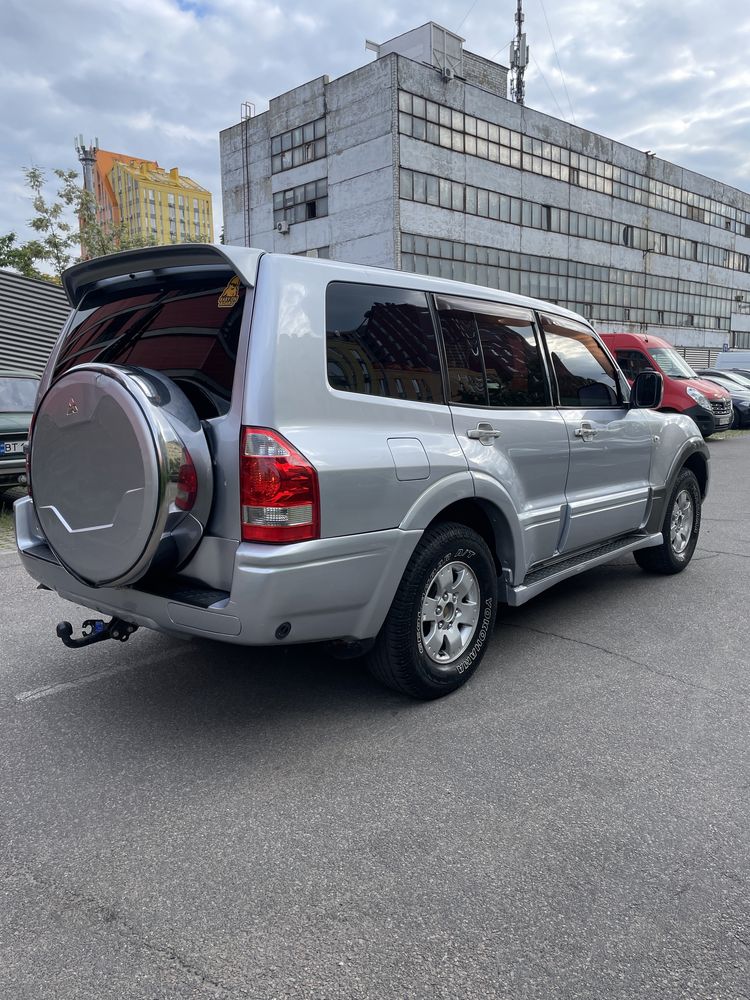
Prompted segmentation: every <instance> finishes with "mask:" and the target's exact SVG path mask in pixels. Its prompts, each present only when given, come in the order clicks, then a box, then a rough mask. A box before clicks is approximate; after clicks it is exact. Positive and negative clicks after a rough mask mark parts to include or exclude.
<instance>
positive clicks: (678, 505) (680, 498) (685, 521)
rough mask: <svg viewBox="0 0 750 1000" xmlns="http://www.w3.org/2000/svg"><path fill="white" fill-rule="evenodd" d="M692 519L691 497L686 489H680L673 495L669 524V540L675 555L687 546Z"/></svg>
mask: <svg viewBox="0 0 750 1000" xmlns="http://www.w3.org/2000/svg"><path fill="white" fill-rule="evenodd" d="M693 520H694V509H693V500H692V497H691V496H690V494H689V493H688V491H687V490H681V491H680V492H679V493H678V494H677V496H676V497H675V500H674V504H673V506H672V518H671V523H670V526H669V541H670V544H671V546H672V550H673V551H674V552H675V553H676V554H677V555H681V554H682V553H683V552H684V551H685V549H686V548H687V547H688V543H689V542H690V538H691V536H692V534H693Z"/></svg>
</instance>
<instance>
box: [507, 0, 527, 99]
mask: <svg viewBox="0 0 750 1000" xmlns="http://www.w3.org/2000/svg"><path fill="white" fill-rule="evenodd" d="M523 22H524V16H523V2H522V0H518V4H517V6H516V37H515V38H514V39H513V41H512V42H511V44H510V70H511V73H512V74H513V80H512V82H511V85H510V92H511V96H512V98H513V100H514V101H515V102H516V104H523V103H524V96H525V88H524V83H523V74H524V70H525V69H526V67H527V66H528V65H529V47H528V45H527V44H526V32H525V31H522V28H523Z"/></svg>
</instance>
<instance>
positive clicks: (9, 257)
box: [0, 233, 49, 278]
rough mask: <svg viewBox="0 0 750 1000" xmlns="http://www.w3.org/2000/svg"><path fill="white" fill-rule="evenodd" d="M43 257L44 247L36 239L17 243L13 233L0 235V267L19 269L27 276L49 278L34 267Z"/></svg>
mask: <svg viewBox="0 0 750 1000" xmlns="http://www.w3.org/2000/svg"><path fill="white" fill-rule="evenodd" d="M43 257H44V248H43V247H42V245H41V244H40V243H39V242H38V241H37V240H30V241H29V242H28V243H19V242H18V237H17V236H16V234H15V233H8V234H7V235H6V236H0V267H9V268H11V269H12V270H14V271H20V273H21V274H23V275H25V276H26V277H27V278H49V275H48V274H43V273H42V272H41V271H40V270H39V269H38V268H37V267H36V262H37V261H38V260H41V259H42V258H43Z"/></svg>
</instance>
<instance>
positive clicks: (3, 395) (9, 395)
mask: <svg viewBox="0 0 750 1000" xmlns="http://www.w3.org/2000/svg"><path fill="white" fill-rule="evenodd" d="M38 388H39V379H38V378H36V377H35V376H33V375H30V374H29V373H28V372H12V371H0V486H11V485H13V486H14V485H17V484H23V483H25V482H26V457H25V455H24V445H25V444H26V439H27V438H28V436H29V423H30V422H31V414H32V411H33V409H34V399H35V398H36V392H37V389H38Z"/></svg>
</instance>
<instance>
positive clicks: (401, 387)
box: [326, 281, 443, 403]
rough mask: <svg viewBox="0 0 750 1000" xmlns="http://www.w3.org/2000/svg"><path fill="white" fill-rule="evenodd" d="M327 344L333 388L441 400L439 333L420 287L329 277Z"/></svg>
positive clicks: (379, 394) (421, 400) (427, 400)
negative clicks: (367, 282) (354, 282)
mask: <svg viewBox="0 0 750 1000" xmlns="http://www.w3.org/2000/svg"><path fill="white" fill-rule="evenodd" d="M326 348H327V363H328V381H329V382H330V384H331V385H332V386H333V387H334V389H340V390H343V391H344V392H358V393H364V394H366V395H370V396H389V397H391V398H395V399H411V400H416V401H418V402H420V403H442V402H443V386H442V376H441V373H440V361H439V357H438V349H437V338H436V337H435V331H434V329H433V326H432V319H431V316H430V311H429V308H428V306H427V296H426V295H425V293H424V292H414V291H410V290H409V289H405V288H389V287H384V286H381V285H357V284H351V283H349V282H343V281H334V282H332V283H331V284H330V285H329V286H328V289H327V292H326Z"/></svg>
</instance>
